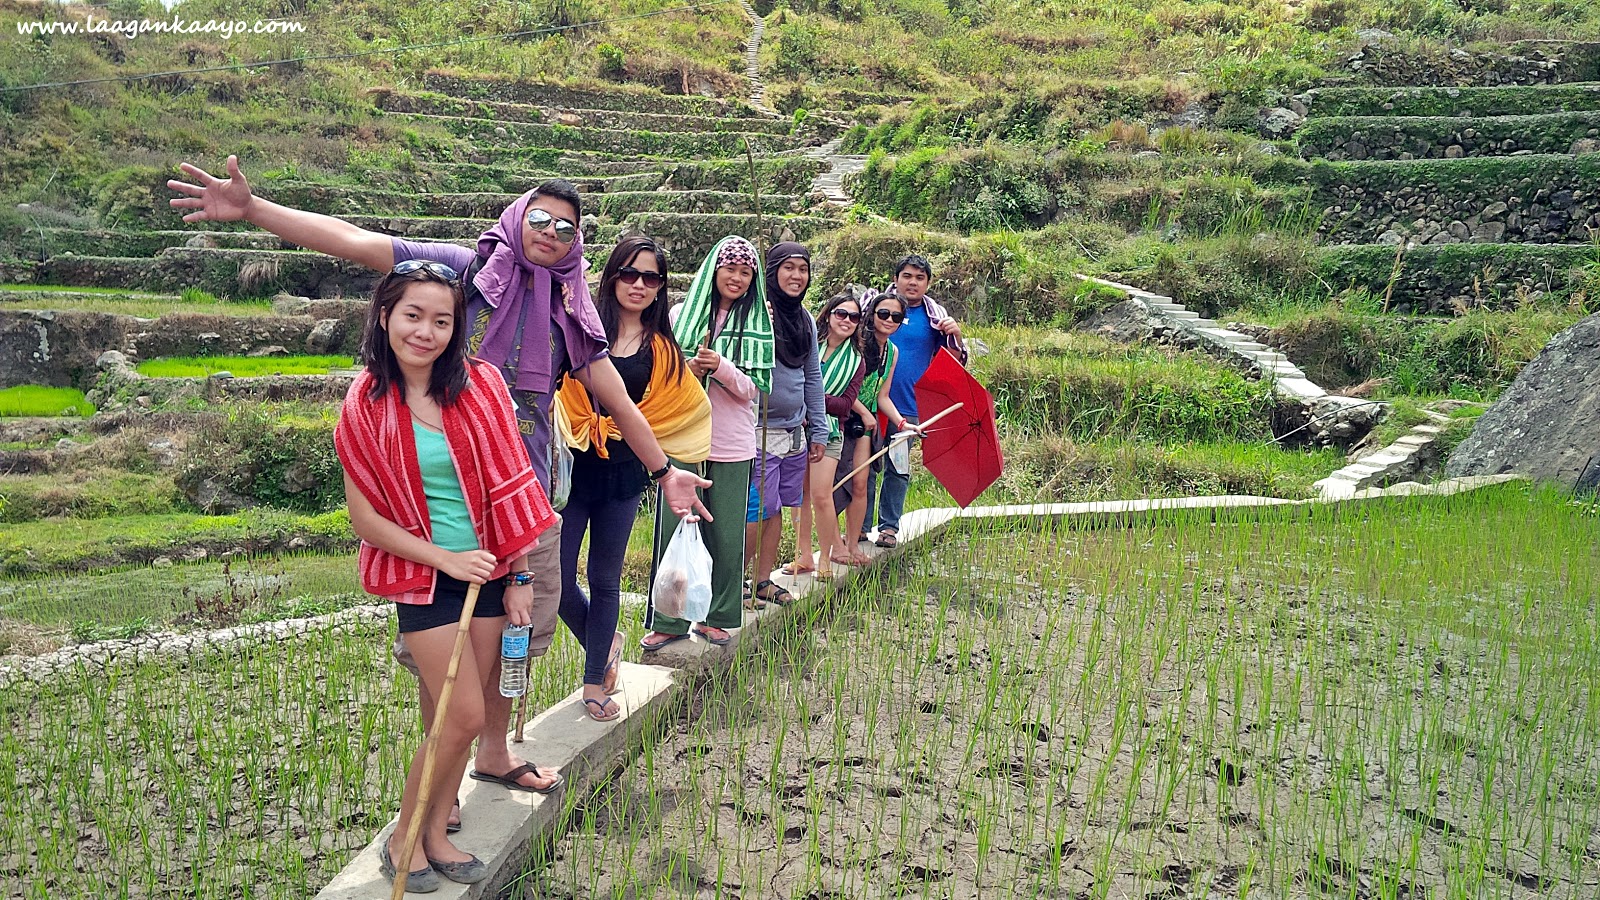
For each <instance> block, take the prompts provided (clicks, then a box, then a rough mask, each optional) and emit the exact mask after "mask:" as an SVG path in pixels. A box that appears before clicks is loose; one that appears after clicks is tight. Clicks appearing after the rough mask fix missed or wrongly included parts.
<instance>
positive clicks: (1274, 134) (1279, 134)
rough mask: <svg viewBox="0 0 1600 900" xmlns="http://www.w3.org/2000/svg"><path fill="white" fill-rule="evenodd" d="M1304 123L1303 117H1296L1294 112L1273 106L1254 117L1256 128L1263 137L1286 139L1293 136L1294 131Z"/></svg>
mask: <svg viewBox="0 0 1600 900" xmlns="http://www.w3.org/2000/svg"><path fill="white" fill-rule="evenodd" d="M1304 121H1305V116H1301V115H1297V114H1296V113H1295V111H1294V110H1292V109H1285V108H1284V107H1282V106H1274V107H1272V108H1271V109H1263V110H1262V111H1261V112H1260V113H1259V114H1258V115H1257V116H1256V128H1257V129H1259V130H1260V132H1261V134H1262V136H1263V137H1269V138H1286V137H1288V136H1290V135H1291V134H1294V132H1295V129H1297V128H1299V127H1300V125H1301V123H1303V122H1304Z"/></svg>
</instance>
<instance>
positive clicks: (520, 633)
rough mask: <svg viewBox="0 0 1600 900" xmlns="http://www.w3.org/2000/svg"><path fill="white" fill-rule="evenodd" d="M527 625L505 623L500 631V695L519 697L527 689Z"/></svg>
mask: <svg viewBox="0 0 1600 900" xmlns="http://www.w3.org/2000/svg"><path fill="white" fill-rule="evenodd" d="M528 631H529V628H528V626H527V625H512V624H510V623H509V622H508V623H506V630H505V631H502V632H500V696H502V697H521V696H522V695H523V694H525V693H527V691H528Z"/></svg>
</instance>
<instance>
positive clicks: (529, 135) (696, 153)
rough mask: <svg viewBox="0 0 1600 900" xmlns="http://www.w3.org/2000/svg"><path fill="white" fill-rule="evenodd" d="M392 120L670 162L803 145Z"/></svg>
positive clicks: (738, 137) (745, 137)
mask: <svg viewBox="0 0 1600 900" xmlns="http://www.w3.org/2000/svg"><path fill="white" fill-rule="evenodd" d="M389 117H390V118H394V119H400V120H403V121H408V122H417V123H422V124H432V125H437V126H439V127H442V128H444V129H445V130H447V131H449V132H450V133H451V134H454V135H455V136H457V137H459V138H461V139H463V140H467V141H471V142H473V143H476V144H480V145H485V146H488V147H499V148H507V147H513V148H516V149H519V150H524V151H525V150H527V149H529V148H551V149H559V150H598V151H600V152H602V153H610V154H616V155H624V156H650V157H663V158H672V159H697V158H705V157H727V156H733V155H735V154H742V153H744V150H745V143H746V142H748V143H749V145H750V147H751V148H752V149H753V150H754V151H755V152H757V153H770V152H772V151H774V150H785V149H792V148H795V147H799V146H802V143H801V142H800V141H799V140H797V139H796V138H793V137H790V136H787V135H775V134H761V133H756V132H734V131H728V132H675V131H646V130H642V129H639V130H623V129H619V128H568V127H566V126H561V125H536V124H530V123H526V122H496V121H495V120H493V119H471V118H465V117H462V116H442V115H430V114H424V113H391V114H389Z"/></svg>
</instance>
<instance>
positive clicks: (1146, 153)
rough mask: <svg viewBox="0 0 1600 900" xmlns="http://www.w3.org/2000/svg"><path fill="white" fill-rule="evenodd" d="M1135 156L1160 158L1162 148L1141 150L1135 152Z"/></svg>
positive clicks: (1136, 157)
mask: <svg viewBox="0 0 1600 900" xmlns="http://www.w3.org/2000/svg"><path fill="white" fill-rule="evenodd" d="M1133 158H1134V159H1160V158H1161V151H1160V150H1140V151H1139V152H1138V153H1135V154H1134V155H1133Z"/></svg>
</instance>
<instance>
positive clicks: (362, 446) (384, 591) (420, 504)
mask: <svg viewBox="0 0 1600 900" xmlns="http://www.w3.org/2000/svg"><path fill="white" fill-rule="evenodd" d="M371 387H372V374H371V373H370V372H362V373H361V374H360V375H357V376H356V378H355V381H353V382H352V383H351V384H350V390H349V392H348V393H346V394H345V398H344V408H343V409H342V410H341V411H340V414H339V424H338V426H337V427H335V428H334V431H333V446H334V450H335V451H337V452H338V454H339V462H340V463H342V464H343V465H344V470H345V472H346V473H348V474H349V476H350V480H351V481H352V482H353V483H354V484H355V486H356V488H357V489H358V490H359V491H361V495H362V496H363V497H366V498H367V500H368V501H369V502H370V503H371V504H372V508H373V510H374V511H376V512H377V513H378V515H380V516H383V517H384V518H385V519H388V520H389V521H391V522H393V523H395V524H396V525H399V526H400V527H401V528H404V529H405V530H406V531H408V532H410V533H411V534H414V535H416V536H417V537H419V538H422V539H423V540H425V541H429V542H430V543H431V542H432V533H431V532H432V529H431V523H430V521H429V518H428V501H427V499H426V498H425V497H424V496H423V490H422V467H421V465H420V464H418V462H417V438H416V434H415V433H414V432H413V431H412V427H411V410H410V408H409V407H407V406H406V404H405V401H403V400H402V399H401V398H400V386H399V385H395V387H394V389H393V390H392V391H390V392H389V395H388V396H386V397H384V398H382V399H381V400H378V401H377V402H373V401H371V400H368V399H367V392H368V391H369V390H370V389H371ZM440 413H441V415H442V416H443V419H444V440H445V446H447V447H448V448H449V450H450V459H451V461H452V462H454V463H455V467H456V477H457V478H458V479H459V480H460V482H461V496H462V499H463V500H465V501H466V505H467V516H468V518H469V519H471V521H472V530H473V531H474V532H475V533H476V534H477V536H478V545H479V546H480V547H482V548H483V549H485V550H487V551H489V552H490V553H493V554H494V557H495V559H497V560H499V561H500V565H499V566H498V567H497V568H496V569H495V572H494V575H495V576H496V577H499V576H503V575H504V574H505V573H506V571H508V570H509V569H510V568H511V562H512V561H513V560H516V559H518V558H520V557H521V556H522V555H523V554H525V553H527V552H528V551H529V550H531V549H533V546H534V544H535V543H537V542H538V538H539V534H540V533H541V532H543V531H544V530H545V529H546V528H549V527H550V526H551V525H553V524H555V522H556V514H555V512H554V511H553V510H551V509H550V501H549V500H548V499H547V498H546V497H545V493H544V488H542V487H540V486H539V481H538V479H537V478H535V477H534V474H533V466H532V465H531V464H530V463H529V462H528V451H527V448H526V447H525V446H524V445H523V443H522V437H521V435H519V434H518V432H517V420H516V416H515V413H514V411H513V409H512V406H511V392H510V391H509V390H507V388H506V382H505V378H504V376H502V375H501V374H500V370H499V369H497V368H495V367H494V366H492V365H489V364H487V363H477V362H473V363H469V364H468V365H467V389H466V390H464V391H462V392H461V396H460V397H459V398H457V399H456V402H455V403H452V404H451V405H449V406H446V407H442V408H441V409H440ZM356 566H357V568H358V569H359V571H360V572H361V587H362V588H363V589H365V590H366V591H367V592H368V593H370V594H375V595H377V596H380V597H387V598H388V599H390V600H393V601H394V602H396V603H407V604H423V605H425V604H429V603H432V602H433V587H434V575H435V570H434V569H433V567H432V566H426V565H423V564H422V563H419V562H416V561H414V560H410V559H406V558H404V557H401V556H397V555H395V554H393V553H390V552H389V551H387V550H380V549H379V548H377V547H374V546H373V545H371V544H369V543H367V542H366V541H362V542H361V552H360V555H359V556H358V557H357V561H356Z"/></svg>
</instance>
